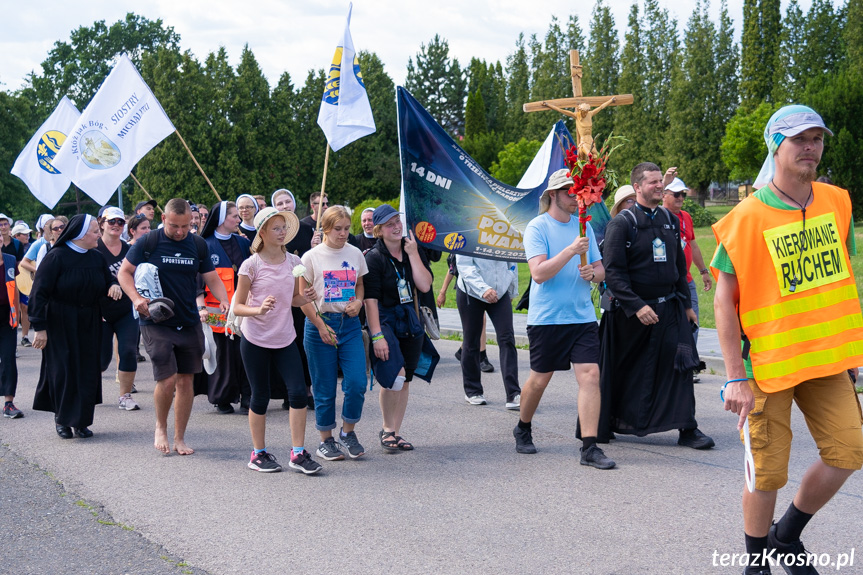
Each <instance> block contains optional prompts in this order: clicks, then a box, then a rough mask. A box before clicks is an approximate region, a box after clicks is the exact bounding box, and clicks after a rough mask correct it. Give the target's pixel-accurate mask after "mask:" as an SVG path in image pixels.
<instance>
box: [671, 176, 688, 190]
mask: <svg viewBox="0 0 863 575" xmlns="http://www.w3.org/2000/svg"><path fill="white" fill-rule="evenodd" d="M665 189H666V190H667V191H669V192H685V191H686V190H688V189H689V188H687V187H686V184H684V183H683V180H681V179H680V178H674V179H673V180H671V183H670V184H668V185H667V186H665Z"/></svg>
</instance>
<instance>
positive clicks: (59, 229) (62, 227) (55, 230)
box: [51, 225, 66, 232]
mask: <svg viewBox="0 0 863 575" xmlns="http://www.w3.org/2000/svg"><path fill="white" fill-rule="evenodd" d="M65 229H66V226H63V225H61V226H51V231H52V232H62V231H63V230H65Z"/></svg>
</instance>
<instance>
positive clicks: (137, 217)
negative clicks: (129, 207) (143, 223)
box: [135, 214, 147, 220]
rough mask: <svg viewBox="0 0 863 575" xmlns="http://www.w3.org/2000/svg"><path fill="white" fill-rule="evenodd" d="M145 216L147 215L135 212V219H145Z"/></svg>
mask: <svg viewBox="0 0 863 575" xmlns="http://www.w3.org/2000/svg"><path fill="white" fill-rule="evenodd" d="M146 217H147V216H145V215H144V214H135V219H136V220H143V219H145V218H146Z"/></svg>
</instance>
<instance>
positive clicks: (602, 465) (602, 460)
mask: <svg viewBox="0 0 863 575" xmlns="http://www.w3.org/2000/svg"><path fill="white" fill-rule="evenodd" d="M579 451H580V452H581V464H582V465H590V466H591V467H596V468H597V469H612V468H613V467H614V466H615V465H616V464H615V463H614V461H612V460H611V459H609V458H608V456H606V455H605V453H604V452H603V451H602V449H600V448H599V446H597V445H596V444H593V445H591V446H590V447H589V448H588V450H587V451H584V449H583V448H582V449H579Z"/></svg>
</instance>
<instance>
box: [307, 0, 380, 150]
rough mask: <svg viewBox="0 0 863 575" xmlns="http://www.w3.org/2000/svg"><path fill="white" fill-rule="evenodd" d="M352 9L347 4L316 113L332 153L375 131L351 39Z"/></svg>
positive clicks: (370, 108)
mask: <svg viewBox="0 0 863 575" xmlns="http://www.w3.org/2000/svg"><path fill="white" fill-rule="evenodd" d="M352 9H353V4H351V5H350V6H349V7H348V20H347V22H346V23H345V31H344V33H343V34H342V39H341V40H339V45H338V46H336V52H335V54H334V55H333V61H332V64H330V72H329V75H328V76H327V84H326V86H325V87H324V97H323V98H322V99H321V109H320V111H319V112H318V125H319V126H320V127H321V129H322V130H323V131H324V135H325V136H326V137H327V142H329V144H330V148H332V149H333V151H334V152H338V151H339V150H340V149H342V148H344V147H345V146H347V145H348V144H350V143H351V142H353V141H354V140H358V139H360V138H362V137H363V136H368V135H369V134H373V133H374V132H375V119H374V117H372V106H371V104H369V95H368V93H367V92H366V86H365V84H364V83H363V75H362V72H360V62H359V60H358V59H357V55H356V52H355V51H354V41H353V40H352V39H351V10H352Z"/></svg>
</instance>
